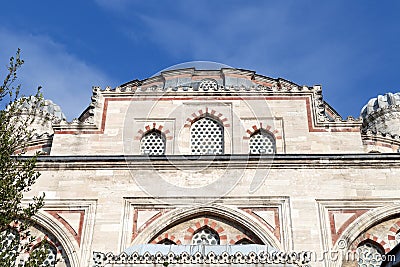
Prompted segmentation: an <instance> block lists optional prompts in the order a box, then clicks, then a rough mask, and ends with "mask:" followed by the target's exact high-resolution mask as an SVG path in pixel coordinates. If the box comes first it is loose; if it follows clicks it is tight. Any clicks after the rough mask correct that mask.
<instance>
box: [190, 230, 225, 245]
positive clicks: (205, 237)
mask: <svg viewBox="0 0 400 267" xmlns="http://www.w3.org/2000/svg"><path fill="white" fill-rule="evenodd" d="M219 244H220V238H219V235H218V233H217V232H215V231H214V230H213V229H211V228H209V227H203V228H201V229H199V230H198V231H197V232H195V233H194V234H193V237H192V245H219Z"/></svg>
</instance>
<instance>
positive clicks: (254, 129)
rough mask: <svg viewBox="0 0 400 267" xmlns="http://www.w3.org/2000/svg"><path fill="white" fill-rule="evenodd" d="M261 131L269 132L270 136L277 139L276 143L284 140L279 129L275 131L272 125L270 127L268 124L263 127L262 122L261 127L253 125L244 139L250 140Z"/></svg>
mask: <svg viewBox="0 0 400 267" xmlns="http://www.w3.org/2000/svg"><path fill="white" fill-rule="evenodd" d="M260 131H265V132H267V133H268V134H270V135H271V136H272V137H274V138H275V141H276V140H277V139H282V136H281V133H280V132H279V130H278V129H274V128H273V127H272V126H271V125H268V124H267V125H263V123H262V122H260V125H259V126H257V125H253V126H252V127H251V128H250V129H247V130H246V133H247V134H248V135H246V136H243V139H250V137H251V136H252V135H254V134H256V133H257V132H260Z"/></svg>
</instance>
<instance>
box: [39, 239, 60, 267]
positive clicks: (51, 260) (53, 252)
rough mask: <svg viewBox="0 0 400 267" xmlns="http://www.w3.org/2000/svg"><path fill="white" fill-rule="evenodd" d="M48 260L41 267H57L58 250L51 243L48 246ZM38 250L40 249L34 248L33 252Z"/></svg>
mask: <svg viewBox="0 0 400 267" xmlns="http://www.w3.org/2000/svg"><path fill="white" fill-rule="evenodd" d="M46 246H47V247H46V258H45V260H44V261H43V263H42V264H41V265H39V266H40V267H45V266H46V267H53V266H56V263H57V248H56V247H55V246H54V245H53V244H50V243H47V244H46ZM35 249H38V248H34V249H33V250H35Z"/></svg>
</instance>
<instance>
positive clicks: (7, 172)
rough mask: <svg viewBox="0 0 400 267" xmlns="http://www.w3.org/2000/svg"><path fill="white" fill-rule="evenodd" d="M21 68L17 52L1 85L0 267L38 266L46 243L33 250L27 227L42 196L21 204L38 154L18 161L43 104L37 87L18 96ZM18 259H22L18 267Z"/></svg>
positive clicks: (34, 174) (33, 175)
mask: <svg viewBox="0 0 400 267" xmlns="http://www.w3.org/2000/svg"><path fill="white" fill-rule="evenodd" d="M23 64H24V61H23V60H22V59H21V58H20V49H18V51H17V53H16V55H15V57H11V58H10V62H9V65H8V66H7V72H6V75H5V78H4V81H3V83H2V84H1V85H0V106H1V107H3V109H2V110H0V153H1V154H0V200H1V202H0V238H1V242H0V266H7V267H11V266H41V264H43V261H44V260H45V257H46V246H47V245H46V242H45V241H43V242H41V243H40V244H39V245H38V246H35V248H33V247H32V242H33V240H34V237H33V236H32V235H31V234H30V232H29V227H30V226H32V224H33V223H34V219H33V216H34V215H35V214H36V213H37V212H38V210H39V209H40V208H41V207H43V205H44V202H43V200H44V195H43V196H39V197H35V198H34V199H33V200H32V201H31V202H30V203H29V204H28V205H24V204H23V203H22V199H23V196H24V193H26V192H28V191H30V189H31V186H32V185H33V184H34V183H35V181H36V180H37V179H38V177H39V176H40V173H39V172H37V171H35V165H36V160H37V156H38V155H37V154H35V155H34V156H32V157H28V158H21V156H22V155H23V154H24V153H25V150H26V147H27V145H28V143H29V140H30V139H31V138H32V136H33V130H32V127H30V125H31V124H32V123H33V121H34V119H35V114H36V112H37V111H38V109H39V108H40V105H41V103H42V96H41V92H40V87H39V88H38V89H37V92H36V93H35V94H34V97H32V96H31V97H25V96H23V95H22V94H21V85H15V83H17V72H18V70H19V68H20V67H21V66H22V65H23ZM21 258H25V259H24V260H23V262H22V263H21Z"/></svg>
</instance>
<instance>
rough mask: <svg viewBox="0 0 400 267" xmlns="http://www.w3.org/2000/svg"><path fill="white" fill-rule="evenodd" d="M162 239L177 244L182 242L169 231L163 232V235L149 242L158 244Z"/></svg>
mask: <svg viewBox="0 0 400 267" xmlns="http://www.w3.org/2000/svg"><path fill="white" fill-rule="evenodd" d="M164 240H170V241H171V242H173V243H175V244H177V245H180V244H182V242H181V240H179V239H176V238H175V236H174V235H173V234H170V233H165V234H164V235H159V236H158V237H157V238H155V239H153V241H151V242H150V243H151V244H160V243H161V242H162V241H164Z"/></svg>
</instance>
